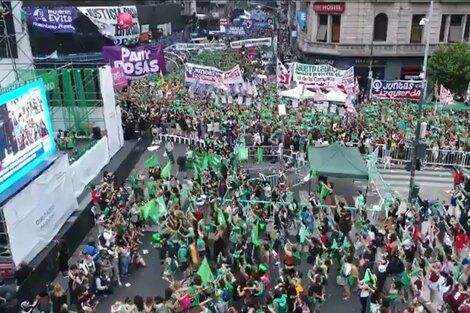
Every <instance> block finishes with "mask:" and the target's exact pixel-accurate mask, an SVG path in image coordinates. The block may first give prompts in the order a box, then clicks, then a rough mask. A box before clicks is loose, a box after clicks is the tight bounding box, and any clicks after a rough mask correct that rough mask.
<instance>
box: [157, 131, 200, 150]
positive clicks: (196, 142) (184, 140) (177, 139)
mask: <svg viewBox="0 0 470 313" xmlns="http://www.w3.org/2000/svg"><path fill="white" fill-rule="evenodd" d="M157 138H158V139H159V140H161V141H170V142H173V143H180V144H184V145H191V146H198V147H205V146H206V142H205V141H204V139H198V138H189V137H183V136H177V135H169V134H158V135H157Z"/></svg>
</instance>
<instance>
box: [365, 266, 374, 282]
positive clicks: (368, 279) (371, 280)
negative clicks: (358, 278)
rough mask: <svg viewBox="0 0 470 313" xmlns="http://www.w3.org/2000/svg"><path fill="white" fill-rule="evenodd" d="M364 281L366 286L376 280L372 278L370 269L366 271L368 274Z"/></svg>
mask: <svg viewBox="0 0 470 313" xmlns="http://www.w3.org/2000/svg"><path fill="white" fill-rule="evenodd" d="M362 281H363V282H364V283H366V284H368V283H370V282H373V281H374V278H373V277H372V273H371V272H370V269H366V272H365V273H364V278H363V279H362Z"/></svg>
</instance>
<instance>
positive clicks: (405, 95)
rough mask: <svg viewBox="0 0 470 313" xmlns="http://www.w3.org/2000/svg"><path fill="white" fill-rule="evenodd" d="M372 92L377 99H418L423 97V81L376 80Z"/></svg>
mask: <svg viewBox="0 0 470 313" xmlns="http://www.w3.org/2000/svg"><path fill="white" fill-rule="evenodd" d="M370 94H371V97H372V98H375V99H389V100H412V101H418V100H419V98H420V97H421V81H413V80H374V81H372V86H371V93H370Z"/></svg>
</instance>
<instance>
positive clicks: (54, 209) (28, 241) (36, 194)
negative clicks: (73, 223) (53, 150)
mask: <svg viewBox="0 0 470 313" xmlns="http://www.w3.org/2000/svg"><path fill="white" fill-rule="evenodd" d="M77 208H78V204H77V198H76V197H75V195H74V190H73V184H72V177H71V173H70V166H69V161H68V157H67V156H66V155H64V156H62V157H61V158H60V159H58V160H57V161H55V162H54V164H52V166H51V167H50V168H48V169H47V170H46V171H45V172H44V173H43V174H41V175H40V176H39V177H38V178H36V179H35V180H34V181H32V182H31V183H30V184H29V185H28V186H27V187H26V188H25V189H23V190H22V191H21V192H20V193H19V194H18V195H16V196H15V197H14V198H13V199H11V200H10V201H8V202H7V203H6V204H5V206H4V207H3V213H4V215H5V222H6V225H7V230H8V236H9V238H10V247H11V253H12V255H13V261H14V262H15V264H20V263H21V262H23V261H24V262H31V260H33V259H34V257H35V256H36V255H37V254H38V253H39V252H41V251H42V249H44V248H45V247H46V246H47V245H48V244H49V243H50V242H51V241H52V239H53V238H54V236H55V235H56V234H57V233H58V232H59V230H60V228H61V227H62V225H64V223H65V222H66V221H67V219H68V218H69V216H70V215H71V214H72V213H73V212H74V211H75V210H76V209H77Z"/></svg>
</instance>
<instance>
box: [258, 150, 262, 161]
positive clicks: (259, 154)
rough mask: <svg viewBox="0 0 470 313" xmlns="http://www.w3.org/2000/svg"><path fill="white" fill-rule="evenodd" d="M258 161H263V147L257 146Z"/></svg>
mask: <svg viewBox="0 0 470 313" xmlns="http://www.w3.org/2000/svg"><path fill="white" fill-rule="evenodd" d="M258 162H263V148H261V147H258Z"/></svg>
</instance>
